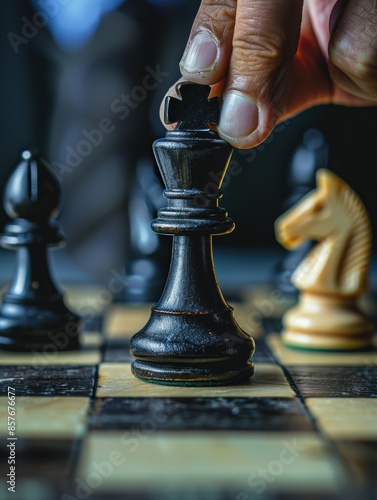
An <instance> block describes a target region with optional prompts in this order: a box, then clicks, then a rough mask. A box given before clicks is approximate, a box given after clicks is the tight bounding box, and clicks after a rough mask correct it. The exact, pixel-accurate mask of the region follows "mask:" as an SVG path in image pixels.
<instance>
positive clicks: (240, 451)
mask: <svg viewBox="0 0 377 500" xmlns="http://www.w3.org/2000/svg"><path fill="white" fill-rule="evenodd" d="M96 293H98V291H96V290H81V291H80V290H76V291H75V290H72V292H71V293H70V294H69V298H70V302H71V306H72V305H76V306H77V304H78V303H80V301H81V302H83V303H84V302H85V303H86V304H90V301H92V302H93V304H95V300H96V299H95V297H96ZM233 305H234V307H235V314H236V317H237V319H238V321H239V323H240V324H241V326H242V327H243V328H244V329H245V330H248V331H249V332H250V333H252V335H253V337H254V338H255V340H256V352H255V355H254V357H253V360H254V363H255V374H254V376H253V378H252V379H251V380H250V382H249V383H247V384H244V385H240V386H233V387H216V388H187V387H184V388H180V387H169V386H159V385H154V384H147V383H143V382H141V381H139V380H137V379H135V378H134V377H133V376H132V375H131V371H130V364H131V356H130V354H129V352H128V342H129V338H130V337H131V335H132V334H133V333H135V332H136V331H137V330H138V329H139V328H140V327H142V326H143V325H144V323H145V322H146V320H147V318H148V316H149V310H150V307H149V306H147V305H146V306H144V305H143V306H130V305H128V306H127V305H124V304H123V305H122V304H114V305H110V306H109V307H108V308H106V310H105V311H104V313H103V314H102V315H100V316H99V317H93V318H91V320H90V321H89V322H88V325H87V331H86V332H85V333H84V335H83V336H82V344H83V349H82V351H81V352H78V353H57V352H54V351H53V350H50V351H48V352H45V353H44V354H42V355H37V354H36V353H32V354H16V353H14V354H13V353H5V352H0V370H1V391H2V392H1V394H2V397H1V398H0V432H1V437H2V439H1V447H0V474H1V476H0V477H1V480H0V481H1V483H0V498H1V499H3V498H4V499H7V498H11V499H22V500H24V499H25V500H26V499H27V500H55V499H63V500H72V499H86V498H90V499H92V500H99V499H101V500H102V499H106V500H107V499H108V500H115V499H122V500H124V499H126V500H128V499H132V500H134V499H135V500H137V499H143V500H144V499H156V500H157V499H167V500H175V499H177V500H186V499H187V500H196V499H203V500H223V499H229V500H230V499H232V500H249V499H254V498H258V499H285V498H286V499H322V498H323V499H339V500H340V499H347V498H358V499H359V498H362V499H369V498H371V499H372V498H377V383H376V378H377V377H376V374H377V347H376V346H375V348H374V349H371V350H368V351H363V352H358V353H333V354H329V353H305V352H300V351H296V350H291V349H287V348H285V347H284V346H283V345H282V344H281V341H280V337H279V334H278V333H276V331H275V332H274V331H273V330H276V324H277V323H279V319H280V317H281V316H280V315H281V312H282V311H283V309H284V308H286V306H287V304H281V303H280V304H277V303H276V300H274V298H273V295H271V293H270V291H268V290H263V291H255V290H254V291H251V293H250V294H248V296H247V297H246V298H245V301H244V302H242V303H239V304H233ZM93 307H94V306H93ZM263 316H264V318H263ZM263 319H264V321H262V320H263ZM9 386H11V387H13V388H14V389H15V392H16V422H17V424H16V436H17V442H16V493H11V492H8V491H7V487H8V486H9V485H7V484H6V480H7V476H6V475H7V473H9V465H8V463H7V460H8V455H9V452H8V448H7V442H8V441H6V437H7V436H8V434H7V389H8V387H9Z"/></svg>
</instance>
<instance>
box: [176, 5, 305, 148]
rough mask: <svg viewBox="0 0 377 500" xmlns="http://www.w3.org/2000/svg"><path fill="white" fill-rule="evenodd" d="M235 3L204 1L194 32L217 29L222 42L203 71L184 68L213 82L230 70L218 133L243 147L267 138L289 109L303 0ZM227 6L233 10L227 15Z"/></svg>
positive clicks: (195, 77) (217, 41)
mask: <svg viewBox="0 0 377 500" xmlns="http://www.w3.org/2000/svg"><path fill="white" fill-rule="evenodd" d="M229 4H232V5H233V6H234V3H232V2H229V1H225V0H224V1H219V2H216V8H214V7H213V2H208V7H207V8H206V3H205V2H203V4H202V7H201V9H200V10H199V12H198V15H197V17H196V20H195V24H194V29H193V31H192V33H191V36H190V37H194V36H195V34H196V33H195V31H196V30H198V31H200V32H202V33H203V32H206V33H210V34H211V36H212V37H213V39H214V40H215V45H216V46H217V52H216V58H215V57H214V56H213V59H214V61H215V62H214V64H213V65H212V66H210V65H209V62H207V68H206V71H205V72H200V73H198V74H197V75H195V74H193V73H194V72H193V71H191V72H190V73H189V72H188V71H187V72H186V71H185V68H184V65H183V67H181V69H182V74H183V75H184V76H186V77H189V78H190V79H191V80H193V81H201V82H203V80H204V81H205V83H209V84H214V83H218V82H219V80H220V78H224V76H225V78H226V81H225V86H224V90H223V103H222V110H221V115H220V122H219V126H218V133H219V135H220V136H221V137H222V138H223V139H225V140H226V141H228V142H229V143H230V144H232V145H233V146H235V147H237V148H241V149H243V148H251V147H254V146H256V145H258V144H259V143H260V142H262V141H264V140H265V139H266V138H267V137H268V135H269V134H270V133H271V131H272V129H273V127H274V125H275V123H276V121H277V120H278V119H279V117H280V116H281V115H282V114H283V112H284V106H285V101H286V98H287V94H288V91H289V87H290V82H291V74H292V66H293V57H294V55H295V53H296V51H297V46H298V41H299V36H300V25H301V17H302V6H303V1H302V0H274V1H273V2H270V1H269V2H266V0H238V1H237V3H236V9H235V10H234V9H233V10H232V11H231V12H230V14H229ZM211 5H212V8H210V6H211ZM226 6H228V9H226ZM224 12H226V13H227V14H228V15H227V16H226V17H225V18H224ZM232 16H233V17H234V19H233V20H232V22H231V21H230V20H229V18H230V17H232ZM224 19H226V20H227V24H225V29H223V28H222V27H224V22H225V21H224ZM233 23H234V25H233ZM231 26H234V29H233V30H232V29H231ZM206 53H207V54H209V51H208V50H207V52H206Z"/></svg>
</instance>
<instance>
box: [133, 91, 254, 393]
mask: <svg viewBox="0 0 377 500" xmlns="http://www.w3.org/2000/svg"><path fill="white" fill-rule="evenodd" d="M176 90H177V94H178V99H176V98H171V97H168V98H167V100H166V103H165V122H166V123H167V124H173V123H177V122H178V125H177V126H176V128H175V129H174V130H172V131H168V132H167V133H166V136H165V138H164V139H159V140H157V141H155V143H154V145H153V150H154V154H155V156H156V160H157V163H158V166H159V168H160V172H161V175H162V178H163V180H164V183H165V186H166V189H165V191H164V196H165V197H166V198H167V199H168V207H167V208H163V209H160V210H159V212H158V218H157V219H155V220H154V221H153V222H152V228H153V230H154V231H156V232H157V233H161V234H167V235H172V236H173V250H172V260H171V264H170V271H169V275H168V278H167V282H166V285H165V289H164V291H163V293H162V296H161V298H160V300H159V302H158V303H157V304H156V305H155V306H154V307H153V308H152V311H151V316H150V319H149V321H148V323H147V324H146V325H145V327H144V328H143V329H142V330H140V331H139V332H138V333H136V334H135V335H134V336H133V337H132V339H131V344H130V347H131V352H132V354H133V356H134V357H135V358H136V360H135V361H134V362H133V364H132V373H133V374H134V375H135V376H136V377H138V378H140V379H142V380H144V381H148V382H154V383H159V384H171V385H189V386H200V385H202V386H206V385H230V384H237V383H242V382H245V381H246V380H248V379H249V378H250V377H251V376H252V374H253V371H254V367H253V364H252V363H251V361H250V357H251V356H252V354H253V352H254V341H253V339H252V338H251V337H250V336H249V335H247V334H246V333H245V332H244V331H243V330H242V329H241V328H240V327H239V325H238V324H237V323H236V321H235V319H234V315H233V309H232V308H231V307H230V306H229V305H228V304H227V302H226V301H225V300H224V298H223V296H222V294H221V291H220V288H219V285H218V282H217V278H216V274H215V270H214V263H213V256H212V236H215V235H222V234H227V233H230V232H231V231H232V230H233V229H234V223H233V221H232V220H231V219H229V218H228V214H227V212H226V211H225V210H224V209H223V208H220V207H219V206H218V200H219V198H220V197H221V196H222V193H221V181H219V185H218V186H217V188H216V189H214V187H213V178H217V179H223V177H224V175H225V172H226V169H227V166H228V164H229V161H230V158H231V155H232V147H231V146H230V145H229V144H228V143H226V142H225V141H223V140H221V139H220V138H219V137H218V135H217V134H216V132H214V131H212V130H211V128H210V126H209V124H212V125H215V124H216V123H217V121H218V99H217V98H213V99H208V96H209V92H210V87H209V86H204V85H196V84H192V83H189V82H184V83H180V84H178V85H177V88H176ZM211 174H215V175H212V176H211Z"/></svg>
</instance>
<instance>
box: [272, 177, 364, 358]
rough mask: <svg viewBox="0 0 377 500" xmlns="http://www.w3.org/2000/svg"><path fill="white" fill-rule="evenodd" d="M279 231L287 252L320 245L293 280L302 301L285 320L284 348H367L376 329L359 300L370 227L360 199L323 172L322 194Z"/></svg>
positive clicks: (286, 217) (286, 218)
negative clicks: (312, 242)
mask: <svg viewBox="0 0 377 500" xmlns="http://www.w3.org/2000/svg"><path fill="white" fill-rule="evenodd" d="M275 229H276V237H277V239H278V241H279V242H280V243H281V244H282V245H283V246H284V247H285V248H287V249H294V248H296V247H297V246H299V245H301V244H303V243H304V242H305V241H307V240H316V241H318V245H317V246H316V247H315V248H314V249H313V250H312V251H311V252H310V253H309V255H308V256H307V257H306V258H305V259H304V260H303V262H302V263H301V264H300V265H299V266H298V268H297V269H296V271H295V272H294V274H293V275H292V283H293V284H294V286H295V287H296V288H297V289H298V290H299V292H300V298H299V303H298V304H297V305H296V306H295V307H293V308H292V309H290V310H289V311H288V312H287V313H286V314H285V315H284V317H283V341H284V343H285V344H286V345H290V346H292V347H301V348H306V349H323V350H351V349H360V348H362V347H366V346H368V345H369V344H370V343H371V338H372V333H373V323H372V321H371V320H370V319H369V318H367V317H366V315H365V314H364V313H362V312H361V310H360V309H359V307H358V305H357V300H358V298H359V297H360V296H361V295H362V294H364V293H366V292H367V291H368V278H369V265H370V256H371V226H370V221H369V217H368V213H367V211H366V209H365V207H364V205H363V203H362V202H361V200H360V198H359V197H358V196H357V194H356V193H355V192H354V191H353V190H352V189H351V188H350V186H348V185H347V184H346V183H345V182H344V181H343V180H342V179H340V178H339V177H338V176H336V175H335V174H333V173H332V172H330V171H329V170H325V169H321V170H319V171H318V172H317V189H315V190H313V191H312V192H310V193H309V194H308V195H307V196H305V197H304V198H303V199H302V200H301V201H300V202H299V203H297V204H296V205H295V206H294V207H292V208H291V209H290V210H288V211H287V212H286V213H285V214H283V215H282V216H281V217H279V218H278V219H277V221H276V223H275Z"/></svg>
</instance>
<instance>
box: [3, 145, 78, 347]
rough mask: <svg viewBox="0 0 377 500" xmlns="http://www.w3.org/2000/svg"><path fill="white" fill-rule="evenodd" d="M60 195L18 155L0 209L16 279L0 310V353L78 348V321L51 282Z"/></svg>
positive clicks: (31, 157) (31, 158)
mask: <svg viewBox="0 0 377 500" xmlns="http://www.w3.org/2000/svg"><path fill="white" fill-rule="evenodd" d="M60 197H61V190H60V185H59V182H58V180H57V179H56V177H55V175H54V174H53V172H52V171H51V170H50V168H49V167H48V165H47V164H46V163H45V162H44V161H43V160H42V158H40V156H39V155H38V153H37V152H33V151H28V150H27V151H24V152H23V153H22V155H21V161H20V162H19V163H18V165H17V166H16V167H15V169H14V170H13V172H12V173H11V175H10V178H9V179H8V182H7V184H6V187H5V193H4V207H5V210H6V212H7V214H8V215H9V216H10V217H11V219H13V220H12V221H11V222H10V223H9V224H7V225H6V227H5V229H4V234H3V235H2V236H1V239H0V243H1V245H2V246H3V247H6V248H11V249H16V250H17V252H18V261H17V269H16V274H15V276H14V279H13V282H12V284H11V285H10V287H9V289H8V291H7V292H6V294H5V295H4V297H3V302H2V306H1V308H0V348H1V349H7V350H13V351H34V350H36V351H39V350H43V348H45V347H46V346H51V348H54V349H56V350H59V351H60V350H61V351H66V350H72V349H77V348H78V347H79V337H78V333H79V329H80V326H81V322H80V319H79V317H78V316H77V315H76V314H74V313H72V312H71V311H69V310H68V309H67V307H66V306H65V304H64V301H63V297H62V294H61V293H60V292H59V291H58V289H57V288H56V286H55V284H54V282H53V279H52V277H51V273H50V269H49V264H48V257H47V246H50V245H61V244H62V243H64V238H63V236H62V234H61V231H60V228H59V225H58V223H57V222H56V221H54V220H53V218H54V217H55V216H56V215H57V212H58V207H59V204H60Z"/></svg>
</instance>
